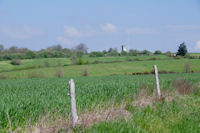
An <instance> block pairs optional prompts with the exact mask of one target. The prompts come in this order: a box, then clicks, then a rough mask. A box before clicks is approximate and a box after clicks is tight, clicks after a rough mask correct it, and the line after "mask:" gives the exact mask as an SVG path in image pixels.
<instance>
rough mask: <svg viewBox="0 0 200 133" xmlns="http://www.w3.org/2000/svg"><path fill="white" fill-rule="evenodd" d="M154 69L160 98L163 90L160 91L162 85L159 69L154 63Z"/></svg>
mask: <svg viewBox="0 0 200 133" xmlns="http://www.w3.org/2000/svg"><path fill="white" fill-rule="evenodd" d="M154 71H155V79H156V88H157V93H158V96H159V98H160V96H161V92H160V85H159V78H158V69H157V66H156V65H154Z"/></svg>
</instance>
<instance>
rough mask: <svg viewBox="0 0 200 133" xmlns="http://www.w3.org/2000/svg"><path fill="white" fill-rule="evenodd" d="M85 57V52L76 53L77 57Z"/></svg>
mask: <svg viewBox="0 0 200 133" xmlns="http://www.w3.org/2000/svg"><path fill="white" fill-rule="evenodd" d="M83 55H84V52H83V51H82V50H79V51H76V56H77V57H82V56H83Z"/></svg>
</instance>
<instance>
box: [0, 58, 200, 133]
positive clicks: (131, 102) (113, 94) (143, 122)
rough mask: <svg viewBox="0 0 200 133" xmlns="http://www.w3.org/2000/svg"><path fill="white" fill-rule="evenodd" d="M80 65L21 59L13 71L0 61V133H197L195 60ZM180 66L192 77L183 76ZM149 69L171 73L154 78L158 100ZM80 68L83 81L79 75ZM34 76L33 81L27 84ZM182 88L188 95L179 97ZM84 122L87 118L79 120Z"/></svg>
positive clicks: (199, 65) (199, 91) (199, 105)
mask: <svg viewBox="0 0 200 133" xmlns="http://www.w3.org/2000/svg"><path fill="white" fill-rule="evenodd" d="M83 60H84V62H86V61H88V62H89V64H84V65H73V64H72V62H71V60H70V59H69V58H49V59H33V60H22V65H19V66H14V65H11V64H10V62H9V61H1V62H0V68H1V72H2V73H3V74H4V75H5V76H6V79H2V80H0V132H9V130H10V128H11V127H12V131H16V132H17V131H19V132H30V130H35V129H37V128H38V127H39V128H41V127H42V126H44V129H52V131H51V132H55V131H54V129H56V131H58V130H60V131H61V130H63V131H66V130H68V129H70V130H71V131H74V132H82V131H84V132H105V131H107V132H200V127H199V124H200V111H199V110H200V98H199V96H200V86H199V81H200V80H199V79H200V73H199V72H200V60H199V59H188V58H185V59H184V58H181V59H174V58H172V57H168V56H165V55H159V56H132V57H99V58H96V57H95V58H89V57H87V56H84V57H83ZM97 61H98V63H94V62H97ZM185 64H189V66H190V69H191V70H193V73H185V68H184V67H185ZM153 65H157V66H158V69H159V71H166V72H175V74H160V75H159V79H160V87H161V92H162V94H163V96H162V98H161V99H160V100H158V97H157V96H156V95H155V94H156V90H155V88H156V87H155V79H154V75H153V74H150V73H149V72H150V71H152V70H153ZM58 67H60V68H62V69H63V72H64V77H62V78H56V77H55V72H56V71H57V68H58ZM84 69H87V70H88V74H89V75H88V76H87V77H85V76H82V72H83V70H84ZM135 72H142V73H143V72H146V73H147V74H148V75H133V73H135ZM35 73H37V74H38V75H37V76H38V77H36V78H31V79H30V74H35ZM70 78H74V80H75V84H76V100H77V110H78V115H79V117H80V120H81V119H83V121H81V122H80V124H79V125H78V126H77V127H76V128H74V129H72V127H71V126H70V122H71V113H70V97H69V96H68V95H67V93H69V84H68V82H69V80H70ZM177 79H179V80H180V82H178V81H179V80H177ZM183 79H185V80H183ZM176 82H178V85H176V84H175V83H176ZM177 88H178V89H177ZM185 88H186V90H190V89H194V91H191V92H187V93H184V94H183V93H180V92H181V91H180V90H184V89H185ZM184 92H185V90H184ZM170 99H171V100H170ZM138 103H140V104H138ZM141 103H142V105H141ZM143 104H145V106H143ZM121 108H122V111H121V110H120V109H121ZM117 111H118V112H117ZM123 111H124V112H126V115H128V116H125V114H123V113H121V112H123ZM106 112H107V114H106ZM121 114H122V116H121ZM108 115H110V117H108ZM85 117H86V118H91V119H90V120H87V119H86V121H85V119H84V118H85ZM115 117H116V118H115ZM44 118H45V119H44ZM58 125H59V126H58ZM41 129H43V128H41ZM46 132H50V131H46Z"/></svg>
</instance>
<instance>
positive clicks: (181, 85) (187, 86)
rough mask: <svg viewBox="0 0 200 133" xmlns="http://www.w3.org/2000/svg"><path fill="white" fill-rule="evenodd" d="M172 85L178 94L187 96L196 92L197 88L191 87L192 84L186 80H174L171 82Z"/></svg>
mask: <svg viewBox="0 0 200 133" xmlns="http://www.w3.org/2000/svg"><path fill="white" fill-rule="evenodd" d="M172 85H173V86H174V87H175V89H176V90H177V91H178V92H179V93H180V94H189V93H192V92H194V91H195V90H197V87H196V86H193V84H192V83H190V82H188V81H187V80H186V79H176V80H174V81H173V83H172Z"/></svg>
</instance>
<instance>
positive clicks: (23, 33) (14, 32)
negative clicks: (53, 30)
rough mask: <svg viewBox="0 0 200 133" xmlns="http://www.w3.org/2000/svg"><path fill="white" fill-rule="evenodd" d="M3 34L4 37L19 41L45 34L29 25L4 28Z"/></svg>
mask: <svg viewBox="0 0 200 133" xmlns="http://www.w3.org/2000/svg"><path fill="white" fill-rule="evenodd" d="M1 32H2V34H3V35H5V36H7V37H9V38H12V39H19V40H25V39H30V38H32V37H35V36H40V35H42V34H43V32H42V31H41V30H40V29H36V28H33V27H30V26H27V25H25V26H23V27H20V28H16V27H4V28H3V29H2V31H1Z"/></svg>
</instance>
